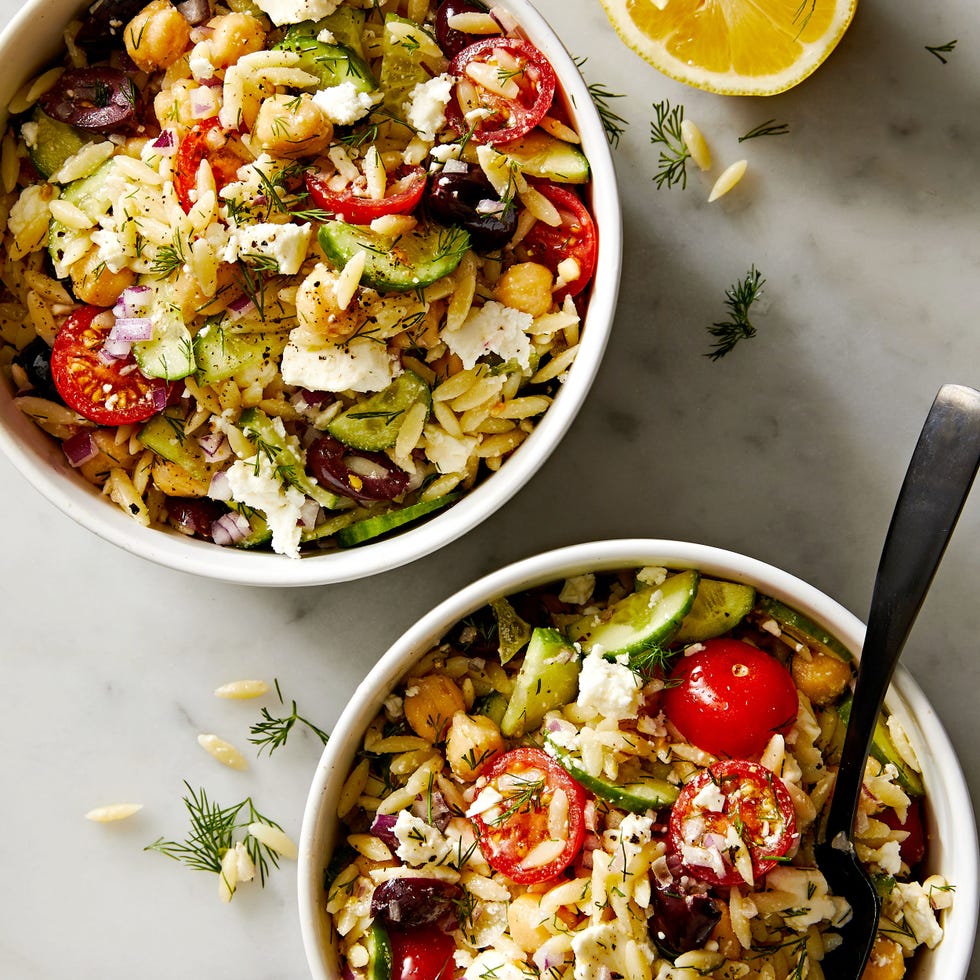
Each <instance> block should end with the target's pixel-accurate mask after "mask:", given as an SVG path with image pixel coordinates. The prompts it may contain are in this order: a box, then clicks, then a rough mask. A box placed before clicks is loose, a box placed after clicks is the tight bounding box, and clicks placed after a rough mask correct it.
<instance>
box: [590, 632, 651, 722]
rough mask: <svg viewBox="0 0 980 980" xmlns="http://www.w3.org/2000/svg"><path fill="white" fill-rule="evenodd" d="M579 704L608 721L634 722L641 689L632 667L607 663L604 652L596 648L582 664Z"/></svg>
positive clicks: (613, 662)
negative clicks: (628, 719) (631, 719)
mask: <svg viewBox="0 0 980 980" xmlns="http://www.w3.org/2000/svg"><path fill="white" fill-rule="evenodd" d="M576 703H577V704H578V706H579V707H580V708H582V709H584V710H586V711H593V712H596V713H597V714H600V715H602V716H603V717H604V718H609V719H613V720H616V721H621V720H623V719H625V718H634V717H636V711H637V708H638V707H639V704H640V686H639V684H638V683H637V679H636V675H635V674H634V673H633V671H632V670H630V669H629V667H627V666H626V665H625V664H621V663H617V662H616V661H613V660H606V658H605V657H604V656H603V655H602V651H601V649H598V648H597V647H593V648H592V651H591V652H590V653H589V655H588V656H587V657H586V658H585V659H584V660H583V661H582V670H581V672H580V673H579V680H578V698H577V701H576Z"/></svg>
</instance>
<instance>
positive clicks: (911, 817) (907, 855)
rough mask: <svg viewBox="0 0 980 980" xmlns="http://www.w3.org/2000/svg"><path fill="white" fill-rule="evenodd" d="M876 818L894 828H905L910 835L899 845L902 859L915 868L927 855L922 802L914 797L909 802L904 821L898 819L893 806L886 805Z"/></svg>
mask: <svg viewBox="0 0 980 980" xmlns="http://www.w3.org/2000/svg"><path fill="white" fill-rule="evenodd" d="M875 819H876V820H880V821H881V822H882V823H883V824H885V825H887V826H888V827H891V829H892V830H904V831H905V832H906V833H907V834H908V837H906V838H905V840H903V841H902V842H901V844H899V845H898V850H899V853H900V854H901V856H902V860H903V861H904V862H905V863H906V864H907V865H908V866H909V868H914V867H915V866H916V865H917V864H918V863H919V862H920V861H921V860H922V859H923V858H924V857H925V855H926V831H925V826H924V825H923V822H922V803H921V801H920V800H918V799H913V800H912V801H911V802H910V803H909V809H908V813H907V814H906V815H905V821H904V823H903V822H902V821H901V820H899V819H898V814H897V813H896V812H895V810H893V809H892V808H891V807H886V808H885V809H884V810H882V811H881V813H876V814H875Z"/></svg>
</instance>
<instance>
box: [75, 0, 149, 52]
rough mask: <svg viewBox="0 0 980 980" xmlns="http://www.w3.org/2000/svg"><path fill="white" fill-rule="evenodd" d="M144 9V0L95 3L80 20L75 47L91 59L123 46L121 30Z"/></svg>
mask: <svg viewBox="0 0 980 980" xmlns="http://www.w3.org/2000/svg"><path fill="white" fill-rule="evenodd" d="M145 6H146V0H95V3H93V4H92V6H91V7H89V9H88V13H87V14H86V15H85V17H84V18H82V26H81V27H80V28H79V29H78V33H77V34H76V35H75V44H77V45H78V47H80V48H81V49H82V50H83V51H86V52H87V53H88V55H89V59H90V60H95V59H96V58H97V57H101V56H103V55H106V54H108V53H109V51H110V50H111V49H112V48H119V47H122V44H121V41H122V32H123V28H124V27H125V26H126V25H127V24H128V23H129V22H130V21H131V20H132V19H133V18H134V17H135V16H136V15H137V14H138V13H139V12H140V11H141V10H142V9H143V8H144V7H145Z"/></svg>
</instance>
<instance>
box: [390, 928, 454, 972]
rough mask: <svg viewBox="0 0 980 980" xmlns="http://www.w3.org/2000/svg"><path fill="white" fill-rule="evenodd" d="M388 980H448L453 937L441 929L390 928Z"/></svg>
mask: <svg viewBox="0 0 980 980" xmlns="http://www.w3.org/2000/svg"><path fill="white" fill-rule="evenodd" d="M388 941H389V942H390V943H391V980H449V978H450V977H451V976H452V975H453V967H454V965H455V964H454V962H453V953H454V952H455V950H456V940H454V939H453V937H452V936H450V935H449V934H448V933H445V932H443V931H442V930H441V929H436V928H427V929H407V930H405V931H400V930H395V929H389V930H388Z"/></svg>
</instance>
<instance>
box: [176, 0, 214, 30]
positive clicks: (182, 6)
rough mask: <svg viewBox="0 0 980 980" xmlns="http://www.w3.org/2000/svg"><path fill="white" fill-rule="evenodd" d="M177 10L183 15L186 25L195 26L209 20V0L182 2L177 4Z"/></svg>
mask: <svg viewBox="0 0 980 980" xmlns="http://www.w3.org/2000/svg"><path fill="white" fill-rule="evenodd" d="M177 9H178V10H179V11H180V12H181V14H183V16H184V19H185V20H186V21H187V23H188V24H191V25H193V26H195V27H196V26H197V25H198V24H203V23H204V22H205V21H208V20H210V19H211V2H210V0H183V2H182V3H178V4H177Z"/></svg>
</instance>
